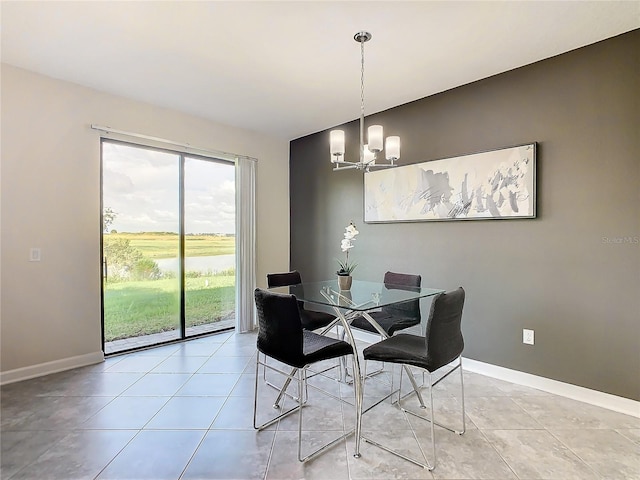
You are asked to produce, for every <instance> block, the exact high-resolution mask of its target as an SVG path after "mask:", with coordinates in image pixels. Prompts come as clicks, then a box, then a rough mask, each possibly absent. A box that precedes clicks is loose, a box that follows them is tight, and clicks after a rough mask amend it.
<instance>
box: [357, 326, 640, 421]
mask: <svg viewBox="0 0 640 480" xmlns="http://www.w3.org/2000/svg"><path fill="white" fill-rule="evenodd" d="M353 333H354V335H353V336H354V337H355V338H356V340H360V341H363V342H368V343H374V342H377V341H379V340H380V337H378V336H377V335H374V334H372V333H368V332H364V331H360V330H355V329H354V330H353ZM462 366H463V368H464V369H465V370H467V371H469V372H474V373H479V374H481V375H486V376H487V377H492V378H497V379H499V380H505V381H507V382H511V383H517V384H518V385H524V386H526V387H531V388H537V389H538V390H542V391H544V392H548V393H553V394H555V395H560V396H562V397H567V398H571V399H573V400H578V401H580V402H585V403H588V404H590V405H595V406H596V407H602V408H607V409H609V410H613V411H614V412H620V413H624V414H626V415H631V416H633V417H638V418H640V402H637V401H635V400H630V399H628V398H624V397H618V396H616V395H611V394H609V393H604V392H599V391H597V390H591V389H589V388H585V387H579V386H577V385H572V384H570V383H564V382H559V381H557V380H552V379H550V378H545V377H539V376H537V375H532V374H530V373H525V372H520V371H518V370H511V369H509V368H504V367H499V366H497V365H492V364H490V363H484V362H479V361H478V360H472V359H470V358H464V357H463V358H462Z"/></svg>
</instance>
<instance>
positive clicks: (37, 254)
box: [29, 248, 42, 262]
mask: <svg viewBox="0 0 640 480" xmlns="http://www.w3.org/2000/svg"><path fill="white" fill-rule="evenodd" d="M41 259H42V251H41V250H40V249H39V248H32V249H31V250H29V261H30V262H39V261H40V260H41Z"/></svg>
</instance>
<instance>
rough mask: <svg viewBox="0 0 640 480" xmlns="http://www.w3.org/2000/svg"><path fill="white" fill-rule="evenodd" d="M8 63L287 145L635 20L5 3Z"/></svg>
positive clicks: (465, 10) (358, 5) (333, 8)
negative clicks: (359, 35)
mask: <svg viewBox="0 0 640 480" xmlns="http://www.w3.org/2000/svg"><path fill="white" fill-rule="evenodd" d="M0 7H1V10H0V15H1V22H2V23H1V25H2V38H1V41H2V44H1V47H2V50H1V54H2V56H1V58H2V62H4V63H8V64H11V65H15V66H18V67H21V68H25V69H27V70H32V71H35V72H38V73H42V74H44V75H48V76H51V77H54V78H59V79H63V80H67V81H70V82H74V83H77V84H80V85H85V86H88V87H91V88H94V89H97V90H101V91H104V92H109V93H113V94H116V95H120V96H123V97H127V98H132V99H136V100H141V101H145V102H148V103H151V104H154V105H159V106H163V107H168V108H172V109H175V110H179V111H183V112H186V113H190V114H193V115H198V116H201V117H205V118H207V119H210V120H213V121H216V122H220V123H224V124H227V125H232V126H236V127H241V128H246V129H250V130H254V131H257V132H262V133H265V134H268V135H271V136H276V137H278V138H282V139H286V140H291V139H294V138H297V137H300V136H303V135H306V134H309V133H313V132H316V131H320V130H324V129H327V128H330V127H333V126H335V125H338V124H342V123H344V122H347V121H350V120H353V119H355V118H357V117H358V116H359V114H360V47H359V44H358V43H356V42H355V41H354V40H353V35H354V34H355V33H356V32H358V31H360V30H368V31H370V32H371V33H372V34H373V38H372V40H371V41H370V42H368V43H367V44H366V47H365V58H366V61H365V104H366V105H365V107H366V111H365V113H366V114H367V115H368V114H371V113H375V112H378V111H382V110H385V109H387V108H390V107H393V106H396V105H400V104H403V103H406V102H410V101H412V100H416V99H419V98H423V97H426V96H429V95H432V94H435V93H438V92H442V91H445V90H448V89H451V88H454V87H457V86H460V85H464V84H467V83H470V82H473V81H475V80H479V79H482V78H486V77H488V76H491V75H495V74H498V73H501V72H504V71H507V70H511V69H514V68H517V67H520V66H523V65H527V64H530V63H533V62H536V61H539V60H542V59H544V58H548V57H551V56H554V55H558V54H561V53H563V52H567V51H569V50H573V49H576V48H579V47H582V46H584V45H588V44H591V43H594V42H597V41H600V40H603V39H605V38H609V37H613V36H616V35H619V34H621V33H624V32H627V31H630V30H633V29H636V28H639V27H640V0H635V1H621V2H620V1H599V2H588V1H568V2H561V1H542V2H537V1H513V2H493V1H410V2H401V1H374V2H366V1H355V2H346V1H281V2H272V1H257V2H247V1H237V0H236V1H228V2H225V1H178V0H176V1H163V2H161V1H134V2H120V1H106V2H105V1H78V2H69V1H67V2H58V1H6V0H2V1H1V3H0Z"/></svg>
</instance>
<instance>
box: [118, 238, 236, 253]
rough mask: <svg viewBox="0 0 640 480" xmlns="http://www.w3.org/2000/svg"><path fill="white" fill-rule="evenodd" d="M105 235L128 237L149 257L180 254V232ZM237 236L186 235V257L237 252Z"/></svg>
mask: <svg viewBox="0 0 640 480" xmlns="http://www.w3.org/2000/svg"><path fill="white" fill-rule="evenodd" d="M105 237H109V238H126V239H128V240H129V241H130V242H131V246H132V247H133V248H136V249H138V250H140V251H141V252H142V254H143V255H144V256H145V257H149V258H175V257H177V256H178V247H179V244H178V234H176V233H162V232H145V233H108V234H105ZM235 242H236V239H235V237H221V236H218V235H187V236H186V237H185V256H186V257H206V256H212V255H227V254H233V253H235V252H236V245H235Z"/></svg>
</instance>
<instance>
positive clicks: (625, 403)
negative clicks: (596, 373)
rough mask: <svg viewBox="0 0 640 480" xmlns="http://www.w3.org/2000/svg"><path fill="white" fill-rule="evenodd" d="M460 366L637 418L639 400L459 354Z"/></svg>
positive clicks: (639, 416) (638, 415) (638, 414)
mask: <svg viewBox="0 0 640 480" xmlns="http://www.w3.org/2000/svg"><path fill="white" fill-rule="evenodd" d="M462 367H463V368H464V369H465V370H467V371H468V372H475V373H480V374H482V375H486V376H488V377H493V378H497V379H499V380H505V381H507V382H511V383H517V384H518V385H524V386H527V387H532V388H537V389H538V390H542V391H544V392H549V393H553V394H555V395H560V396H562V397H567V398H572V399H573V400H578V401H580V402H585V403H589V404H591V405H595V406H597V407H602V408H607V409H609V410H613V411H615V412H620V413H624V414H626V415H632V416H634V417H638V418H640V402H637V401H635V400H630V399H628V398H624V397H618V396H616V395H611V394H609V393H604V392H599V391H597V390H591V389H589V388H584V387H579V386H577V385H572V384H570V383H564V382H559V381H557V380H552V379H550V378H545V377H539V376H537V375H532V374H530V373H525V372H519V371H518V370H511V369H509V368H504V367H499V366H497V365H491V364H490V363H484V362H479V361H477V360H472V359H470V358H464V357H463V358H462Z"/></svg>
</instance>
